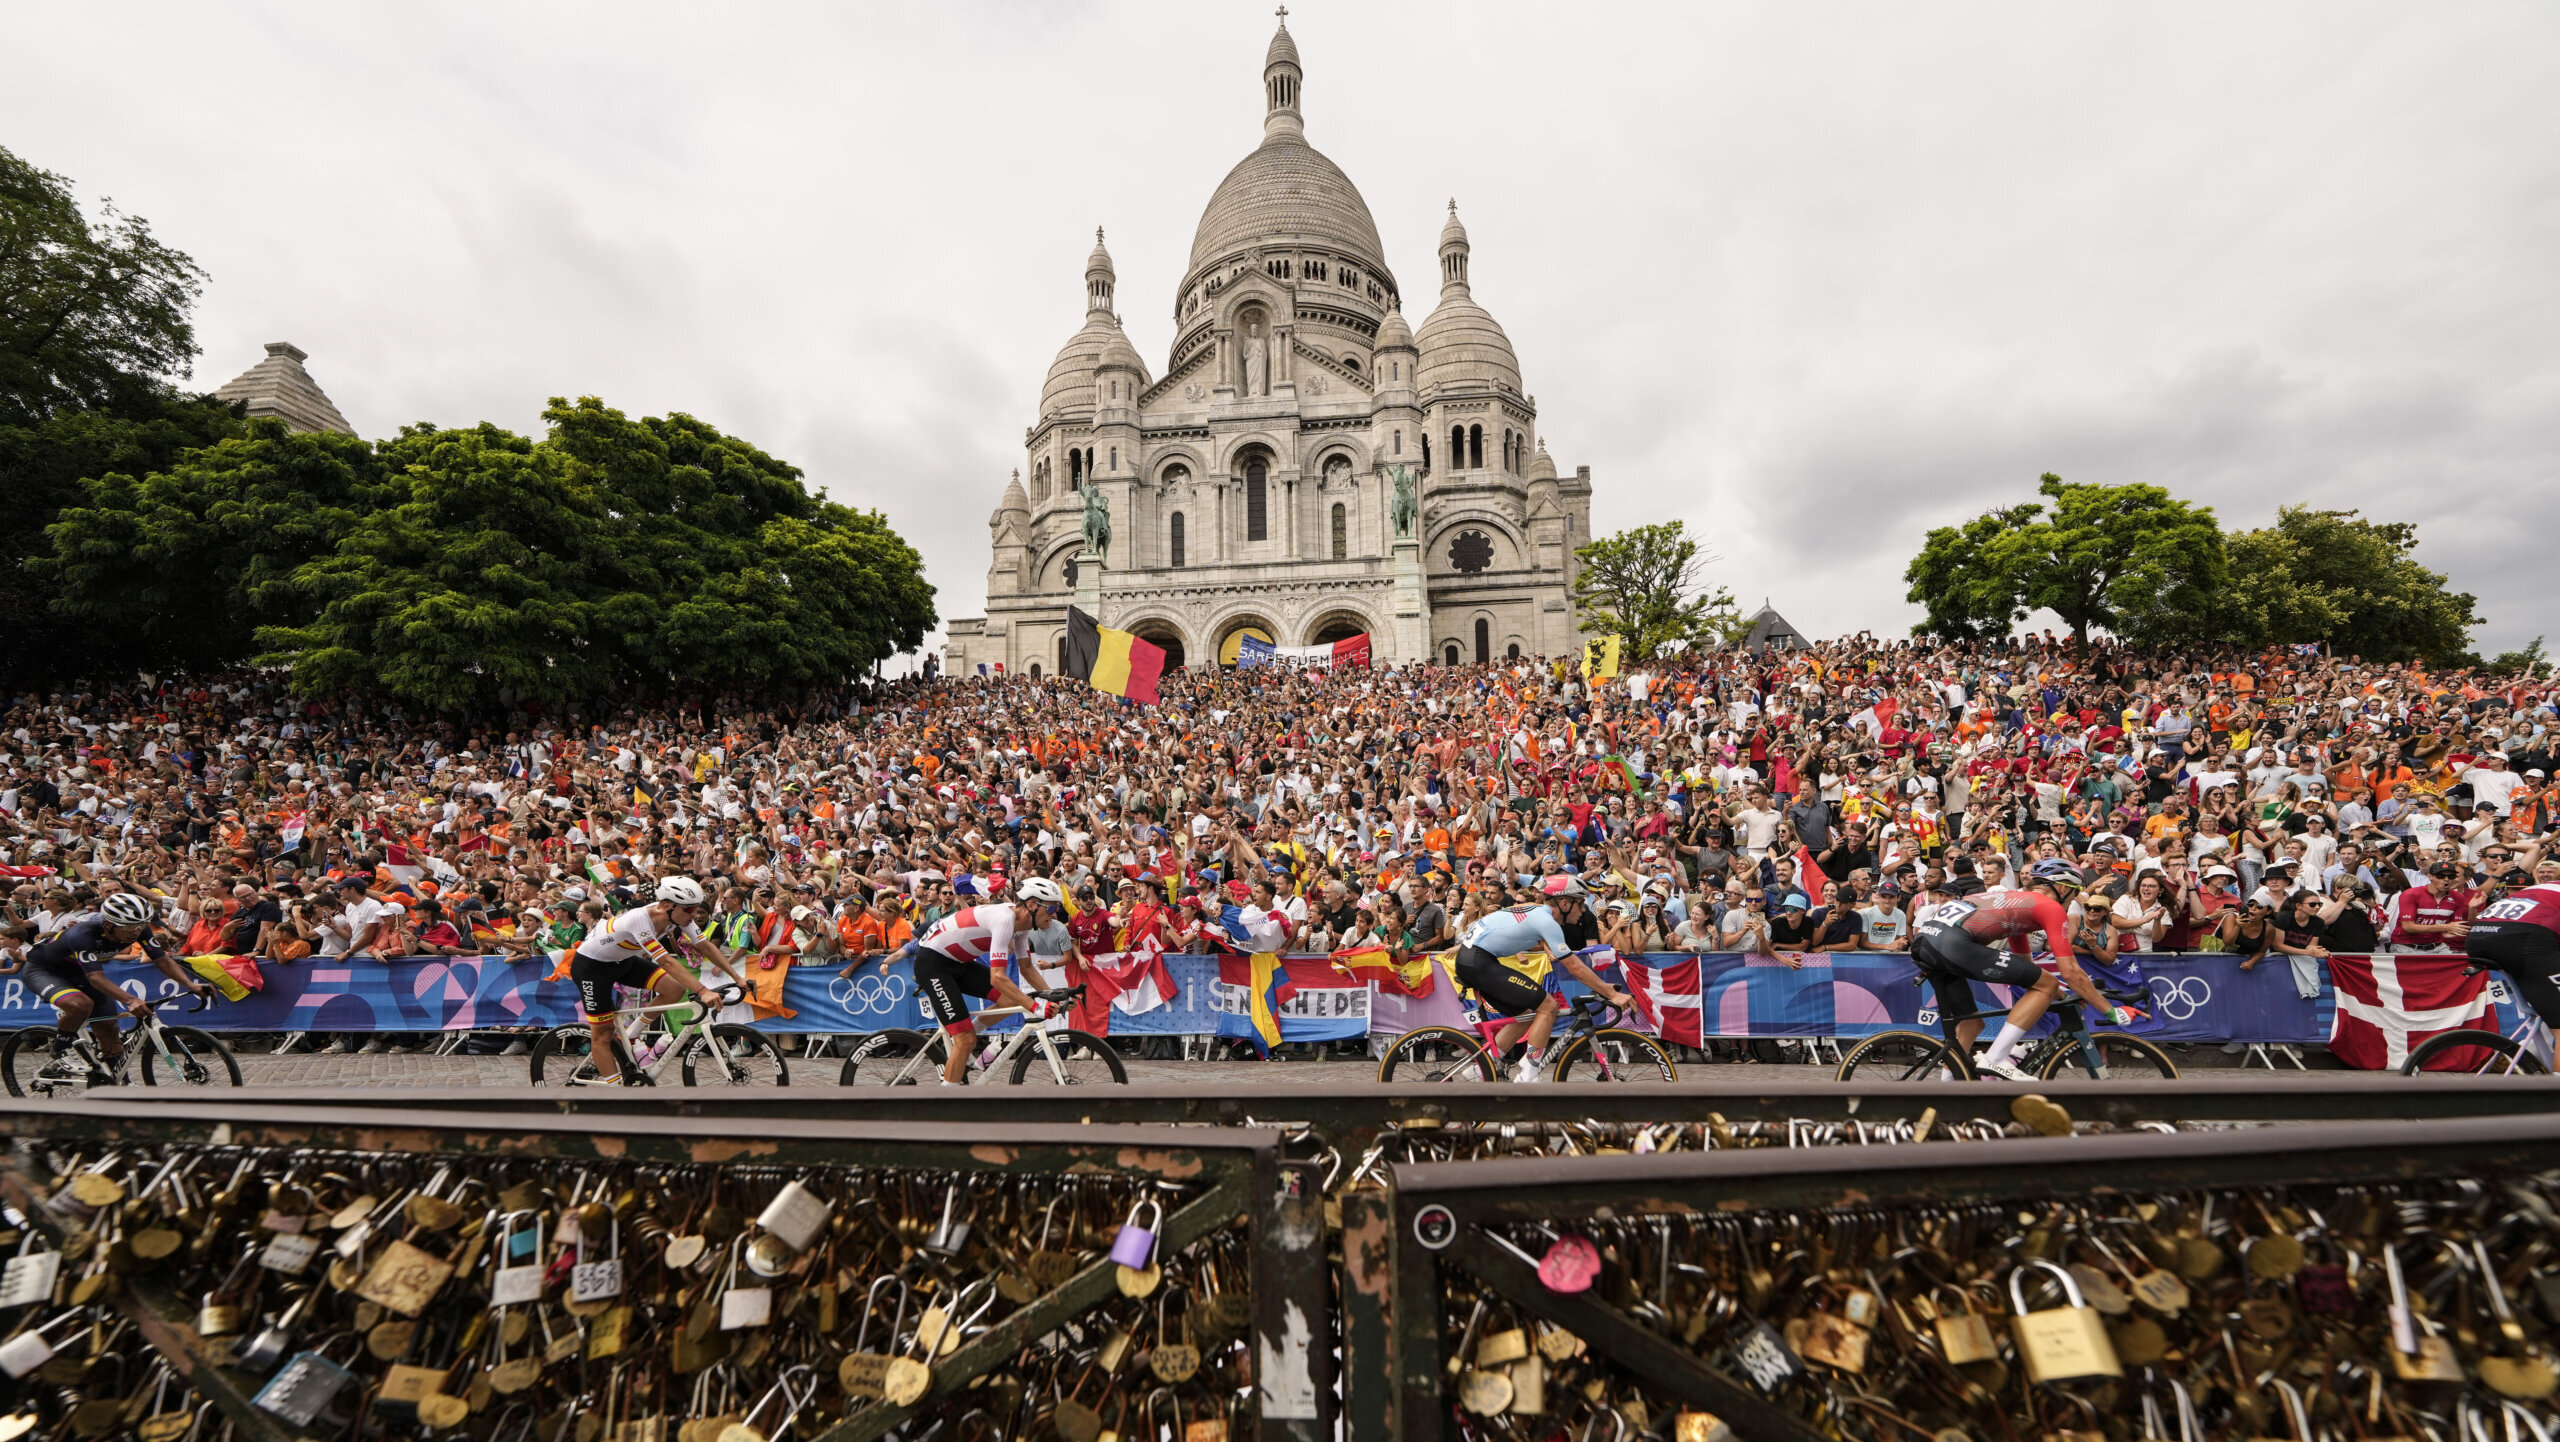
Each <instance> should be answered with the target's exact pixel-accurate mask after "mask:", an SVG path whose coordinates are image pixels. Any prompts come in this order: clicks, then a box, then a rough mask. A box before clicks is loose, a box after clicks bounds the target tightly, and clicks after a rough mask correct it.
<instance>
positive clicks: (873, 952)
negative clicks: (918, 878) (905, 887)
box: [836, 891, 916, 977]
mask: <svg viewBox="0 0 2560 1442" xmlns="http://www.w3.org/2000/svg"><path fill="white" fill-rule="evenodd" d="M838 934H839V935H841V936H842V937H843V938H844V949H845V952H846V954H848V955H849V956H851V957H852V958H853V959H852V960H851V961H849V962H846V963H845V966H844V969H843V970H842V971H839V972H837V973H836V975H838V976H840V977H850V976H852V975H853V972H854V968H856V967H858V966H860V965H862V964H863V963H864V962H866V961H876V960H878V959H880V958H882V957H885V956H889V955H892V954H894V953H896V951H897V950H898V949H899V948H900V947H903V946H905V945H906V944H907V943H908V942H910V941H913V940H915V937H916V929H915V927H914V925H913V924H911V923H910V922H909V921H908V920H907V919H906V918H905V917H904V916H901V915H899V914H898V898H897V896H896V895H895V894H894V893H891V892H886V891H884V892H881V893H880V894H879V895H878V896H876V897H874V898H872V901H871V905H869V906H868V907H865V908H864V909H863V910H862V911H861V913H860V914H858V915H856V916H854V917H852V918H851V919H850V920H848V921H847V922H846V923H845V925H844V926H842V927H840V928H838Z"/></svg>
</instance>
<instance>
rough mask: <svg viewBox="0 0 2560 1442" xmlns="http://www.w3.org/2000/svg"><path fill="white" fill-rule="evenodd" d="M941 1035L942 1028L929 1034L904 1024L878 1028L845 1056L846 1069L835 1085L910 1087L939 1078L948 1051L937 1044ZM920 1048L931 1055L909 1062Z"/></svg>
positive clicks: (840, 1073) (837, 1078) (837, 1076)
mask: <svg viewBox="0 0 2560 1442" xmlns="http://www.w3.org/2000/svg"><path fill="white" fill-rule="evenodd" d="M941 1037H942V1033H940V1032H935V1033H933V1034H932V1035H931V1036H929V1037H928V1036H927V1035H926V1034H925V1033H923V1032H920V1031H910V1030H908V1029H907V1028H905V1027H902V1026H898V1027H891V1028H890V1029H888V1030H887V1031H875V1032H873V1033H871V1034H870V1035H869V1036H866V1037H864V1038H863V1039H862V1040H860V1041H858V1042H856V1043H854V1046H853V1055H851V1056H849V1057H846V1058H845V1059H844V1070H843V1071H842V1072H839V1073H838V1074H837V1075H836V1085H838V1086H849V1087H851V1086H907V1087H911V1086H923V1085H925V1084H926V1083H928V1082H932V1081H935V1080H938V1079H940V1077H941V1076H942V1058H943V1057H944V1056H945V1055H946V1053H945V1052H944V1051H943V1049H942V1047H941V1046H940V1045H939V1044H938V1043H939V1042H940V1040H941ZM919 1052H925V1053H929V1055H927V1056H926V1057H925V1059H924V1060H923V1061H920V1062H916V1064H915V1065H914V1066H912V1067H910V1066H908V1065H907V1063H908V1062H909V1061H911V1060H913V1059H914V1057H915V1056H916V1054H917V1053H919Z"/></svg>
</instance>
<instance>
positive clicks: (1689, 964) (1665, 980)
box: [1618, 956, 1706, 1046]
mask: <svg viewBox="0 0 2560 1442" xmlns="http://www.w3.org/2000/svg"><path fill="white" fill-rule="evenodd" d="M1618 964H1619V967H1620V968H1621V969H1622V970H1623V971H1624V972H1625V974H1626V978H1627V991H1628V992H1629V994H1631V995H1633V996H1634V997H1635V999H1636V1010H1637V1011H1639V1012H1641V1013H1643V1015H1644V1019H1645V1020H1646V1021H1647V1022H1649V1023H1651V1024H1652V1026H1653V1034H1654V1035H1655V1036H1658V1037H1660V1038H1662V1039H1663V1040H1664V1041H1667V1042H1670V1043H1672V1044H1673V1045H1675V1046H1702V1045H1704V1044H1705V1042H1704V1037H1705V1032H1706V1027H1705V1022H1704V1017H1703V1013H1702V1011H1701V1007H1702V1004H1703V998H1701V997H1700V996H1699V994H1698V986H1699V982H1698V959H1697V958H1696V957H1694V956H1692V957H1686V958H1683V959H1681V960H1679V961H1675V962H1673V963H1671V964H1670V965H1669V966H1652V965H1649V964H1647V963H1646V962H1645V961H1644V960H1643V959H1641V958H1638V957H1632V956H1625V957H1620V958H1618Z"/></svg>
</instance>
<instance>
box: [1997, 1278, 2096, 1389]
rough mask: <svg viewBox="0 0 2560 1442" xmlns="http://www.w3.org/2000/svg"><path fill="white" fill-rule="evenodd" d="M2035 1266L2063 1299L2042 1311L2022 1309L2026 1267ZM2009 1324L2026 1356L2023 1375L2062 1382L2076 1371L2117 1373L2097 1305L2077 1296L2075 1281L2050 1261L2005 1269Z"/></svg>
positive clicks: (2079, 1374)
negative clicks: (2007, 1279) (2059, 1303)
mask: <svg viewBox="0 0 2560 1442" xmlns="http://www.w3.org/2000/svg"><path fill="white" fill-rule="evenodd" d="M2031 1271H2040V1272H2043V1273H2044V1274H2046V1275H2047V1276H2049V1277H2050V1278H2051V1279H2052V1280H2053V1282H2054V1284H2055V1285H2057V1286H2059V1287H2060V1288H2061V1289H2062V1295H2063V1298H2064V1301H2065V1303H2066V1305H2064V1306H2060V1307H2054V1308H2051V1309H2049V1310H2046V1311H2042V1312H2030V1311H2028V1310H2027V1292H2026V1281H2027V1273H2029V1272H2031ZM2009 1307H2010V1310H2011V1311H2012V1312H2013V1313H2015V1315H2014V1316H2013V1317H2012V1318H2011V1319H2010V1322H2009V1325H2010V1328H2011V1329H2012V1330H2013V1331H2014V1332H2015V1333H2016V1334H2017V1338H2018V1354H2019V1355H2020V1356H2021V1357H2023V1358H2025V1359H2026V1364H2027V1378H2028V1380H2030V1381H2034V1382H2067V1381H2070V1380H2071V1379H2073V1378H2076V1377H2121V1376H2123V1375H2124V1368H2123V1366H2122V1365H2121V1364H2119V1363H2118V1362H2117V1361H2116V1349H2115V1345H2114V1343H2112V1342H2110V1341H2109V1340H2108V1338H2107V1327H2106V1323H2105V1321H2104V1320H2102V1319H2101V1318H2100V1317H2099V1316H2098V1309H2097V1308H2095V1307H2092V1306H2090V1305H2088V1304H2087V1303H2086V1302H2083V1301H2082V1300H2081V1299H2080V1284H2079V1283H2077V1282H2074V1281H2073V1280H2071V1274H2070V1273H2069V1272H2066V1271H2064V1270H2063V1269H2062V1268H2060V1267H2057V1266H2055V1265H2054V1264H2053V1263H2051V1262H2045V1261H2034V1262H2025V1263H2021V1264H2020V1265H2019V1266H2018V1267H2017V1269H2016V1270H2014V1271H2012V1272H2010V1273H2009Z"/></svg>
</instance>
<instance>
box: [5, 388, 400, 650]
mask: <svg viewBox="0 0 2560 1442" xmlns="http://www.w3.org/2000/svg"><path fill="white" fill-rule="evenodd" d="M248 428H249V434H248V435H246V436H243V437H239V438H236V439H228V440H224V441H223V442H222V443H220V444H218V445H214V446H210V447H208V448H206V449H203V450H200V451H196V452H194V453H192V454H190V455H187V456H185V457H184V458H183V459H181V460H177V461H175V462H173V463H164V464H165V465H166V469H162V470H151V471H146V472H145V474H144V476H143V478H142V479H139V480H137V479H135V478H134V477H133V476H132V475H130V474H127V473H126V472H124V471H122V470H116V471H113V472H111V473H109V474H107V475H105V476H102V477H99V478H98V479H95V480H91V481H88V482H86V483H84V485H83V487H82V491H83V496H82V504H79V505H75V506H69V507H66V508H64V510H63V512H62V514H61V517H60V518H59V519H58V520H56V521H55V522H54V523H53V525H52V526H51V527H50V528H48V532H47V534H48V536H49V537H50V540H51V547H52V550H51V554H50V555H48V556H44V557H39V558H37V559H36V560H35V561H33V562H32V563H31V565H30V569H31V570H32V571H33V572H34V573H35V574H37V575H38V576H40V577H43V578H45V579H47V580H50V581H52V582H53V583H54V584H55V585H56V586H57V587H58V593H57V595H56V597H55V599H54V603H53V604H54V609H55V610H56V611H57V612H59V613H61V614H63V615H67V616H71V617H74V618H77V619H79V620H82V621H85V622H88V623H91V624H93V625H96V626H98V627H100V628H102V629H107V630H111V631H112V632H113V633H114V634H115V635H117V636H118V637H120V638H121V642H120V645H121V649H122V650H123V651H124V652H125V654H127V655H128V656H129V657H130V658H131V659H132V661H133V663H134V664H135V665H136V666H148V667H154V668H157V667H163V666H193V667H211V666H225V665H232V664H236V663H238V662H240V661H244V660H246V659H248V657H249V656H250V655H251V654H252V652H253V650H254V644H253V643H254V633H255V631H256V629H257V627H258V626H259V625H261V624H275V623H278V622H285V621H290V620H292V619H294V610H293V598H292V593H291V592H290V590H289V589H288V588H286V587H285V586H284V585H283V584H282V583H283V582H285V581H286V580H287V579H288V578H289V577H291V576H292V574H293V573H294V572H295V571H296V570H297V569H299V568H300V567H301V566H302V565H303V564H304V563H305V562H307V561H310V560H311V559H312V558H314V557H316V556H322V555H327V554H329V553H330V552H332V551H335V550H336V549H337V546H338V542H339V541H340V540H342V539H343V538H344V537H345V536H346V535H347V534H348V532H350V531H352V530H353V529H354V528H355V525H356V523H357V521H358V520H359V519H360V518H361V517H362V516H364V515H365V514H366V513H368V512H371V511H373V510H375V509H378V508H379V507H380V506H381V505H383V504H384V503H386V502H387V501H388V500H390V499H392V498H393V495H392V493H393V492H394V491H396V490H397V489H399V487H400V481H399V479H398V478H397V477H395V476H394V475H392V474H391V473H389V472H388V471H387V470H386V468H385V466H384V463H383V460H382V459H381V457H380V456H379V454H377V452H376V450H375V448H374V447H373V446H372V445H370V444H368V443H367V442H364V441H360V440H358V439H356V438H355V437H353V436H349V435H342V434H339V433H337V432H334V431H331V432H318V433H311V434H295V433H293V432H291V431H289V430H287V429H286V427H285V425H284V423H283V422H281V421H274V420H258V421H251V422H249V423H248Z"/></svg>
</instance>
